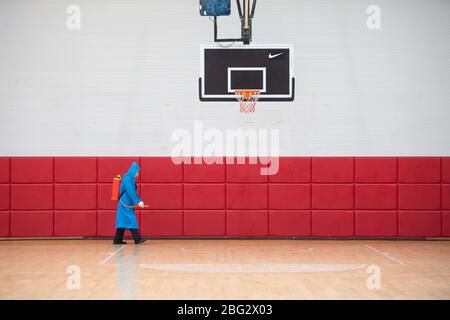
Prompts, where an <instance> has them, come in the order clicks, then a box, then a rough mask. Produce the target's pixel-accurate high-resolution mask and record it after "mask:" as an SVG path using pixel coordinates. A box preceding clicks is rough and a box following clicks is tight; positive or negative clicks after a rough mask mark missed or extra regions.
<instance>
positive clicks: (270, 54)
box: [269, 52, 284, 59]
mask: <svg viewBox="0 0 450 320" xmlns="http://www.w3.org/2000/svg"><path fill="white" fill-rule="evenodd" d="M283 53H284V52H281V53H277V54H272V52H271V53H269V59H273V58H276V57H278V56H281V55H282V54H283Z"/></svg>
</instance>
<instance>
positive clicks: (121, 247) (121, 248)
mask: <svg viewBox="0 0 450 320" xmlns="http://www.w3.org/2000/svg"><path fill="white" fill-rule="evenodd" d="M123 248H125V245H124V244H123V245H122V246H120V248H118V249H117V250H116V251H113V252H108V254H109V256H108V257H106V258H105V259H103V260H102V261H101V262H100V263H99V265H103V264H105V263H106V262H108V261H109V259H111V258H112V257H114V256H115V255H116V254H117V253H118V252H119V251H120V250H123Z"/></svg>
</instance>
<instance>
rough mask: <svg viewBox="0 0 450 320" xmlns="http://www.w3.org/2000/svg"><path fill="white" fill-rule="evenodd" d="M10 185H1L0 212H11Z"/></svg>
mask: <svg viewBox="0 0 450 320" xmlns="http://www.w3.org/2000/svg"><path fill="white" fill-rule="evenodd" d="M9 208H10V205H9V184H0V210H9Z"/></svg>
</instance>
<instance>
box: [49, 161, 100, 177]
mask: <svg viewBox="0 0 450 320" xmlns="http://www.w3.org/2000/svg"><path fill="white" fill-rule="evenodd" d="M55 182H57V183H69V182H84V183H87V182H91V183H92V182H97V158H96V157H56V158H55Z"/></svg>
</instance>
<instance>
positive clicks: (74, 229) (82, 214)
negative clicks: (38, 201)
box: [54, 210, 97, 237]
mask: <svg viewBox="0 0 450 320" xmlns="http://www.w3.org/2000/svg"><path fill="white" fill-rule="evenodd" d="M54 219H55V236H57V237H71V236H77V237H79V236H85V237H95V236H96V235H97V211H95V210H82V211H81V210H79V211H55V216H54Z"/></svg>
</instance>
